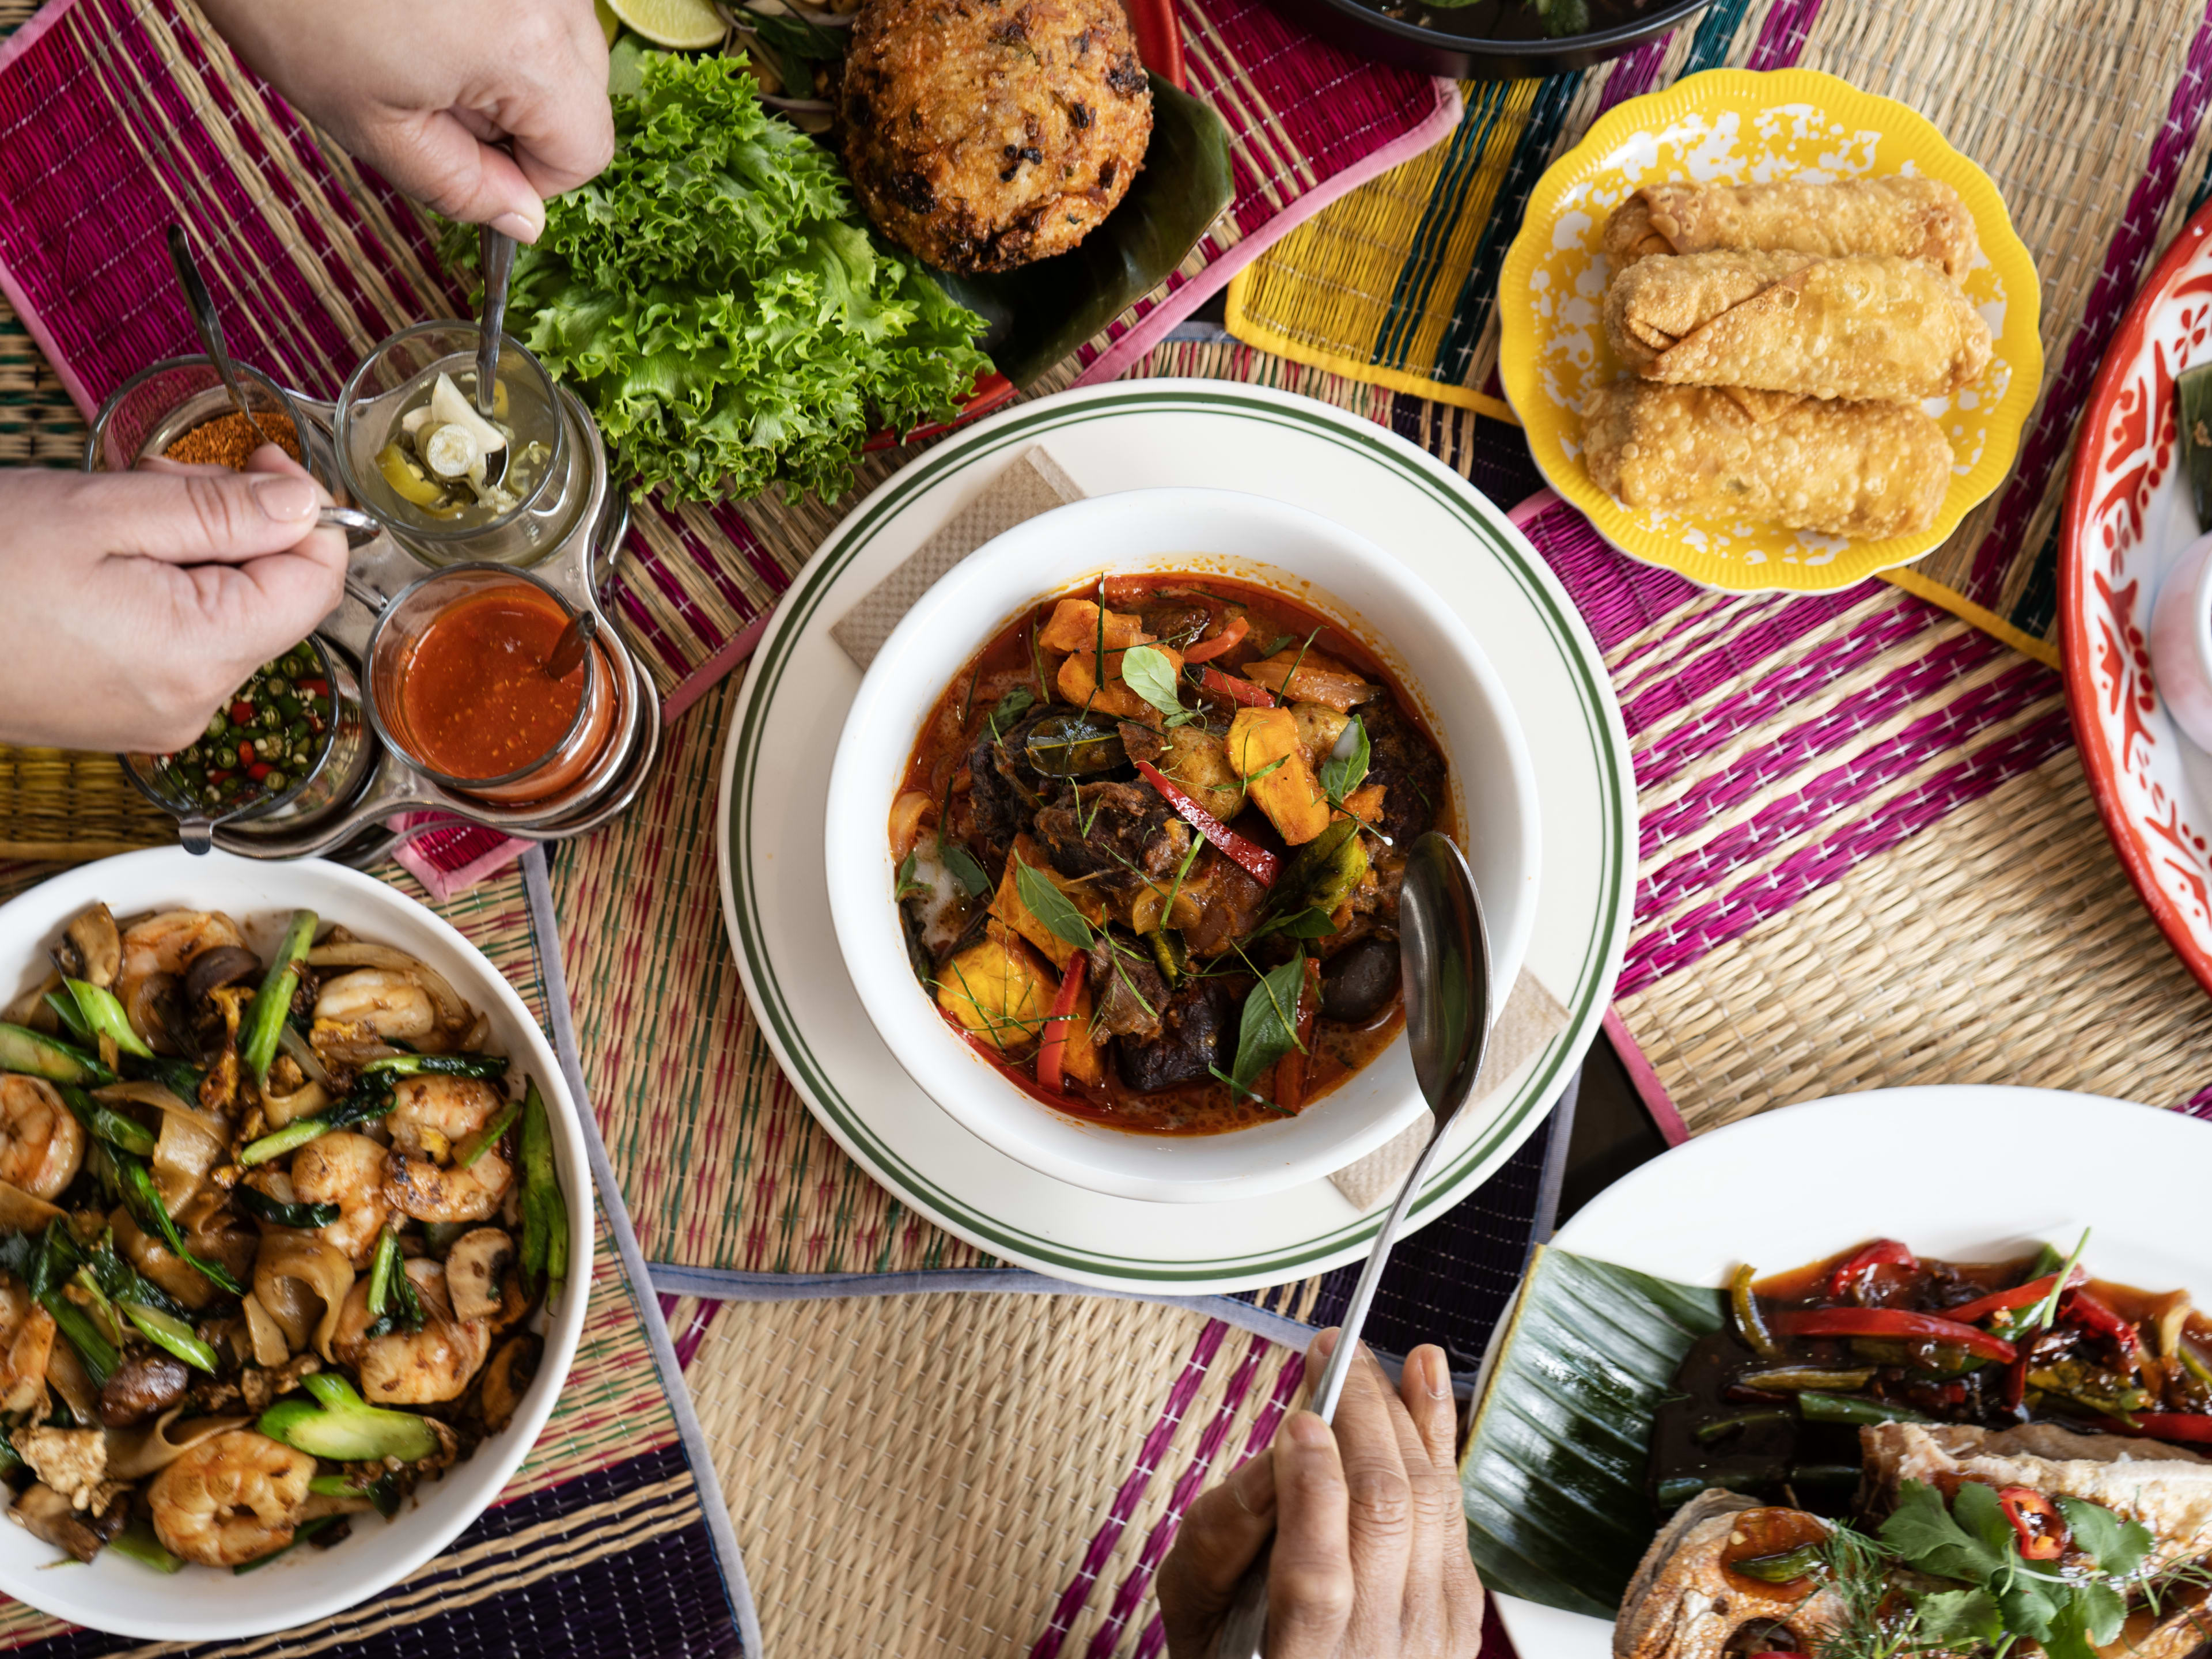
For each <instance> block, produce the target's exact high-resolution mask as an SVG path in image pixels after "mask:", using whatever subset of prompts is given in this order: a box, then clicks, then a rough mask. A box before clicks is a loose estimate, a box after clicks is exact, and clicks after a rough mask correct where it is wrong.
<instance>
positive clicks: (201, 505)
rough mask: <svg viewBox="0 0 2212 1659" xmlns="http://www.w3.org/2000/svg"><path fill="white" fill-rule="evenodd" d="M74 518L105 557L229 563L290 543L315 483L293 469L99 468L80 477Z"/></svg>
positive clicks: (311, 520)
mask: <svg viewBox="0 0 2212 1659" xmlns="http://www.w3.org/2000/svg"><path fill="white" fill-rule="evenodd" d="M75 493H76V495H77V497H78V499H77V501H76V512H77V517H78V522H79V523H81V524H83V525H85V526H88V528H89V531H90V535H91V538H94V539H95V540H97V541H98V543H99V544H100V551H101V552H103V553H106V554H109V555H122V556H132V555H136V556H142V557H145V558H150V559H159V560H161V561H162V562H165V563H170V564H206V563H210V562H214V563H232V562H237V561H239V560H241V559H252V558H258V557H260V556H262V555H264V554H266V553H278V552H282V551H283V550H285V549H286V548H289V547H293V546H295V545H297V544H299V542H300V541H301V539H302V538H305V537H307V535H309V534H310V533H311V532H313V530H314V528H315V514H316V513H317V511H318V510H319V508H320V507H321V506H322V504H323V501H324V496H323V492H322V489H321V487H320V486H319V485H318V484H317V483H315V481H314V480H313V479H312V478H310V477H307V476H306V475H305V474H302V473H297V472H275V473H258V474H257V473H240V472H224V473H220V474H208V473H185V472H171V471H148V472H106V473H96V474H93V475H91V476H88V477H83V478H81V479H80V480H79V481H78V483H77V487H76V491H75Z"/></svg>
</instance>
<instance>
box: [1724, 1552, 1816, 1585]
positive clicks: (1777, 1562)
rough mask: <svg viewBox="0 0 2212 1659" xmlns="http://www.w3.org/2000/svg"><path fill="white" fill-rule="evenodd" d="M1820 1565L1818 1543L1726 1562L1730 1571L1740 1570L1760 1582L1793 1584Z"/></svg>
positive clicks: (1809, 1574)
mask: <svg viewBox="0 0 2212 1659" xmlns="http://www.w3.org/2000/svg"><path fill="white" fill-rule="evenodd" d="M1728 1567H1729V1571H1730V1572H1740V1573H1741V1574H1742V1575H1743V1576H1744V1577H1747V1578H1755V1579H1757V1580H1758V1581H1759V1583H1762V1584H1794V1583H1796V1582H1797V1581H1798V1580H1799V1579H1800V1578H1804V1577H1810V1576H1811V1575H1812V1574H1813V1573H1814V1572H1817V1571H1819V1570H1820V1546H1819V1545H1818V1544H1800V1545H1799V1546H1798V1547H1796V1549H1794V1550H1782V1551H1778V1553H1775V1554H1772V1555H1754V1556H1751V1557H1749V1558H1748V1559H1745V1560H1741V1561H1731V1562H1729V1564H1728Z"/></svg>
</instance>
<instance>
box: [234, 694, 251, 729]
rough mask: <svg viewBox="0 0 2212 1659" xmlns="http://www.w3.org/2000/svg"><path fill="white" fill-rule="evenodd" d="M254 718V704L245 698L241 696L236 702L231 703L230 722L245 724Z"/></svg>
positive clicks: (238, 724) (239, 724)
mask: <svg viewBox="0 0 2212 1659" xmlns="http://www.w3.org/2000/svg"><path fill="white" fill-rule="evenodd" d="M252 718H253V705H252V703H250V702H246V699H245V698H243V697H240V699H239V700H238V701H237V702H234V703H233V704H231V706H230V723H231V724H232V725H233V726H243V725H245V724H246V721H248V720H252Z"/></svg>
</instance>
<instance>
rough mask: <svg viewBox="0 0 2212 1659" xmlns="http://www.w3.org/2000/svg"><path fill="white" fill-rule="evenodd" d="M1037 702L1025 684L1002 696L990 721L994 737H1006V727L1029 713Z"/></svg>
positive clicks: (993, 710)
mask: <svg viewBox="0 0 2212 1659" xmlns="http://www.w3.org/2000/svg"><path fill="white" fill-rule="evenodd" d="M1035 702H1036V698H1035V697H1034V696H1031V695H1030V689H1029V688H1028V687H1027V686H1025V685H1018V686H1016V687H1015V688H1014V689H1013V690H1011V691H1009V692H1007V693H1006V696H1003V697H1001V698H1000V699H999V701H998V702H997V704H996V705H995V706H994V708H992V710H991V718H990V720H989V721H988V722H987V724H988V725H989V726H990V728H991V735H992V737H993V738H1003V737H1005V736H1006V729H1007V728H1008V727H1009V726H1012V725H1013V723H1014V722H1015V721H1016V720H1019V719H1020V718H1021V717H1022V716H1023V715H1024V714H1027V713H1028V712H1029V711H1030V707H1031V705H1033V704H1034V703H1035Z"/></svg>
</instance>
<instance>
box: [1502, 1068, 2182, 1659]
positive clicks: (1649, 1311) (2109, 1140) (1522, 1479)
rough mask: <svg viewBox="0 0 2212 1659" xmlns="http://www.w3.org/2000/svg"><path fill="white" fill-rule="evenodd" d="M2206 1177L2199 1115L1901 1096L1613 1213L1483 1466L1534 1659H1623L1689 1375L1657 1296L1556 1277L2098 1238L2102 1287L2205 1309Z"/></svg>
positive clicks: (1678, 1168)
mask: <svg viewBox="0 0 2212 1659" xmlns="http://www.w3.org/2000/svg"><path fill="white" fill-rule="evenodd" d="M2208 1160H2212V1125H2208V1124H2206V1123H2203V1122H2200V1121H2197V1120H2196V1119H2194V1118H2191V1117H2190V1116H2188V1115H2185V1114H2183V1113H2180V1112H2176V1111H2162V1110H2160V1109H2156V1108H2153V1107H2148V1106H2136V1105H2130V1104H2128V1103H2124V1102H2121V1101H2116V1100H2106V1099H2102V1098H2100V1097H2097V1096H2093V1095H2075V1094H2062V1093H2059V1092H2057V1091H2051V1090H2044V1089H2002V1088H1990V1087H1961V1088H1924V1089H1893V1090H1884V1091H1878V1092H1875V1093H1871V1094H1861V1095H1839V1096H1837V1097H1833V1098H1832V1099H1828V1100H1821V1101H1813V1102H1808V1103H1806V1104H1804V1105H1802V1106H1791V1107H1787V1108H1784V1109H1781V1110H1778V1111H1772V1112H1767V1113H1765V1114H1763V1115H1760V1116H1758V1117H1754V1118H1750V1119H1747V1120H1746V1121H1743V1122H1741V1123H1736V1124H1732V1125H1730V1126H1729V1127H1727V1128H1725V1129H1719V1130H1716V1131H1714V1132H1713V1133H1711V1134H1707V1135H1702V1136H1700V1137H1699V1139H1695V1140H1692V1141H1691V1142H1689V1143H1688V1144H1686V1145H1685V1146H1678V1147H1676V1148H1674V1150H1673V1151H1672V1152H1668V1153H1666V1154H1664V1155H1663V1156H1662V1157H1660V1158H1656V1159H1654V1160H1653V1161H1652V1162H1651V1163H1650V1164H1646V1165H1644V1167H1643V1168H1642V1169H1640V1170H1637V1171H1636V1172H1635V1173H1634V1174H1633V1175H1631V1176H1628V1177H1627V1178H1626V1179H1625V1180H1623V1181H1621V1182H1619V1183H1618V1184H1616V1185H1614V1186H1613V1187H1611V1188H1607V1190H1606V1191H1605V1192H1603V1193H1601V1194H1599V1196H1598V1197H1597V1198H1595V1200H1592V1201H1591V1202H1590V1204H1589V1206H1587V1207H1586V1208H1584V1209H1583V1210H1582V1211H1581V1212H1578V1213H1577V1215H1576V1216H1575V1217H1574V1218H1573V1219H1572V1220H1571V1221H1570V1222H1569V1223H1568V1224H1567V1225H1566V1226H1565V1227H1563V1228H1561V1229H1560V1230H1559V1234H1558V1236H1557V1237H1555V1238H1553V1241H1552V1243H1551V1245H1550V1246H1549V1247H1548V1249H1547V1252H1546V1253H1545V1256H1544V1257H1543V1258H1541V1259H1540V1260H1539V1261H1538V1262H1537V1264H1535V1266H1534V1267H1533V1268H1532V1270H1531V1282H1532V1285H1533V1286H1534V1288H1533V1289H1530V1288H1528V1287H1524V1291H1523V1295H1522V1301H1521V1303H1520V1304H1517V1305H1516V1309H1515V1312H1514V1316H1513V1319H1512V1322H1510V1325H1509V1326H1508V1327H1507V1328H1505V1332H1504V1335H1503V1336H1501V1337H1500V1339H1499V1340H1498V1344H1497V1346H1496V1349H1495V1351H1494V1352H1493V1353H1492V1357H1491V1363H1490V1365H1489V1367H1488V1374H1487V1376H1486V1379H1485V1383H1484V1389H1483V1392H1482V1395H1481V1398H1480V1405H1479V1406H1478V1407H1477V1413H1476V1420H1475V1426H1474V1432H1473V1433H1472V1434H1471V1435H1470V1437H1469V1440H1468V1455H1467V1460H1466V1462H1465V1463H1464V1464H1463V1465H1462V1488H1463V1491H1464V1493H1465V1498H1466V1504H1467V1510H1468V1522H1469V1539H1470V1543H1471V1546H1472V1547H1473V1548H1474V1553H1475V1559H1476V1561H1477V1563H1478V1565H1480V1566H1481V1567H1482V1568H1483V1571H1484V1573H1485V1577H1486V1580H1487V1582H1489V1583H1490V1584H1491V1586H1492V1591H1493V1593H1495V1594H1496V1595H1497V1596H1498V1611H1499V1613H1500V1614H1501V1616H1502V1617H1503V1618H1504V1621H1505V1625H1506V1628H1507V1629H1508V1630H1509V1631H1510V1632H1511V1633H1512V1636H1513V1639H1514V1642H1515V1643H1516V1645H1517V1646H1518V1647H1519V1649H1520V1650H1521V1653H1522V1659H1610V1656H1611V1654H1612V1652H1613V1624H1612V1620H1611V1616H1610V1615H1611V1611H1612V1609H1613V1607H1615V1606H1617V1605H1618V1602H1619V1599H1620V1592H1621V1589H1622V1588H1624V1587H1625V1586H1626V1582H1627V1578H1628V1575H1629V1573H1630V1572H1631V1571H1633V1569H1634V1567H1635V1565H1636V1562H1637V1560H1638V1559H1639V1558H1640V1556H1641V1555H1642V1553H1643V1551H1644V1547H1645V1546H1646V1545H1648V1544H1649V1542H1650V1539H1651V1536H1652V1534H1654V1532H1656V1529H1657V1523H1658V1517H1657V1516H1656V1514H1655V1513H1654V1512H1653V1511H1652V1510H1651V1508H1650V1500H1649V1498H1647V1496H1646V1495H1645V1492H1644V1445H1643V1443H1642V1441H1641V1438H1640V1437H1639V1436H1638V1434H1637V1432H1636V1428H1637V1425H1638V1422H1639V1420H1643V1421H1648V1417H1643V1418H1639V1413H1648V1411H1649V1409H1650V1404H1651V1403H1652V1402H1653V1401H1656V1396H1657V1395H1659V1394H1661V1393H1663V1392H1664V1391H1665V1390H1666V1388H1667V1386H1668V1382H1669V1380H1670V1379H1671V1376H1672V1372H1673V1367H1674V1360H1673V1359H1672V1358H1657V1357H1656V1356H1657V1355H1659V1354H1660V1353H1661V1352H1662V1351H1663V1349H1664V1347H1665V1346H1666V1344H1667V1342H1668V1340H1670V1338H1669V1336H1668V1331H1669V1330H1670V1328H1672V1327H1673V1326H1674V1324H1675V1323H1676V1321H1675V1320H1674V1319H1673V1318H1672V1317H1671V1316H1670V1314H1669V1310H1666V1309H1664V1308H1663V1307H1660V1306H1656V1305H1655V1304H1652V1303H1650V1300H1649V1299H1648V1297H1647V1296H1646V1294H1645V1292H1646V1291H1647V1289H1648V1287H1645V1286H1643V1285H1638V1284H1633V1283H1615V1284H1608V1283H1607V1282H1606V1281H1605V1279H1603V1277H1602V1276H1601V1275H1599V1274H1593V1273H1588V1272H1584V1271H1582V1270H1580V1269H1577V1271H1576V1272H1574V1273H1571V1274H1562V1273H1557V1272H1547V1267H1546V1262H1547V1261H1549V1260H1550V1259H1551V1257H1552V1256H1553V1254H1554V1253H1559V1252H1565V1253H1570V1254H1571V1256H1573V1257H1578V1258H1581V1259H1583V1261H1596V1262H1600V1263H1611V1264H1614V1265H1616V1266H1618V1267H1624V1268H1628V1269H1631V1270H1632V1272H1633V1273H1637V1274H1648V1275H1650V1276H1651V1277H1652V1278H1654V1279H1664V1280H1668V1281H1671V1282H1672V1283H1673V1284H1674V1285H1680V1286H1707V1285H1710V1286H1715V1287H1717V1286H1720V1285H1724V1284H1726V1283H1727V1281H1728V1278H1729V1274H1730V1273H1733V1272H1734V1271H1735V1268H1736V1267H1738V1266H1739V1265H1740V1264H1742V1263H1745V1262H1749V1263H1750V1264H1752V1265H1753V1267H1756V1268H1757V1269H1758V1270H1759V1272H1760V1273H1770V1272H1779V1271H1782V1270H1784V1269H1785V1268H1790V1267H1799V1266H1802V1265H1803V1264H1805V1263H1808V1262H1811V1261H1819V1260H1820V1259H1821V1258H1822V1257H1824V1256H1828V1255H1834V1254H1835V1253H1836V1252H1837V1251H1838V1250H1842V1249H1848V1248H1849V1247H1850V1246H1852V1245H1855V1244H1858V1243H1863V1242H1864V1241H1866V1240H1868V1239H1869V1238H1875V1237H1890V1238H1899V1239H1902V1240H1904V1241H1905V1243H1907V1244H1909V1245H1911V1247H1912V1249H1915V1250H1917V1251H1918V1252H1920V1253H1921V1254H1922V1255H1927V1256H1933V1257H1937V1258H1942V1259H1948V1260H1951V1261H1996V1260H2001V1259H2003V1258H2005V1257H2008V1256H2015V1255H2026V1254H2028V1253H2030V1252H2032V1251H2033V1249H2035V1247H2036V1246H2037V1245H2038V1244H2039V1243H2044V1242H2045V1241H2057V1242H2059V1243H2062V1245H2070V1244H2071V1243H2073V1241H2075V1239H2077V1238H2079V1237H2080V1236H2081V1231H2082V1230H2083V1229H2084V1228H2087V1229H2090V1230H2091V1237H2090V1240H2089V1244H2088V1249H2087V1255H2085V1257H2084V1262H2085V1265H2087V1267H2089V1268H2090V1269H2091V1271H2092V1272H2093V1273H2095V1274H2096V1276H2097V1277H2099V1278H2100V1279H2114V1280H2118V1281H2120V1282H2122V1283H2124V1284H2130V1285H2141V1286H2142V1287H2144V1288H2146V1289H2152V1290H2159V1291H2165V1290H2171V1289H2176V1288H2180V1289H2185V1290H2187V1291H2190V1292H2191V1295H2192V1297H2194V1299H2195V1300H2196V1301H2197V1304H2199V1305H2200V1306H2202V1305H2203V1304H2205V1303H2206V1302H2207V1301H2208V1300H2212V1238H2208V1237H2206V1236H2205V1235H2204V1233H2203V1231H2202V1230H2201V1229H2197V1228H2192V1227H2189V1226H2186V1225H2176V1222H2177V1218H2180V1217H2185V1216H2194V1215H2196V1214H2197V1213H2198V1212H2199V1211H2200V1209H2201V1207H2202V1203H2203V1172H2204V1170H2205V1169H2206V1168H2207V1167H2208ZM1716 1297H1717V1291H1716ZM1692 1301H1694V1298H1685V1299H1684V1301H1683V1305H1682V1306H1680V1308H1678V1309H1675V1310H1672V1311H1673V1312H1674V1313H1677V1314H1680V1315H1681V1316H1683V1318H1682V1319H1681V1320H1680V1323H1683V1324H1685V1325H1693V1324H1694V1323H1695V1322H1696V1321H1697V1320H1698V1319H1699V1318H1700V1317H1703V1315H1702V1314H1701V1313H1700V1312H1699V1310H1698V1309H1697V1308H1696V1307H1694V1306H1692V1305H1690V1304H1691V1303H1692ZM1639 1324H1644V1325H1645V1327H1646V1328H1645V1329H1644V1331H1642V1332H1641V1333H1640V1334H1638V1325H1639ZM1680 1340H1681V1341H1684V1342H1686V1340H1687V1339H1686V1337H1683V1338H1681V1339H1680ZM1674 1352H1676V1353H1679V1352H1680V1348H1679V1346H1678V1347H1676V1348H1675V1350H1674ZM1539 1375H1541V1376H1544V1377H1545V1378H1546V1379H1547V1381H1546V1383H1545V1386H1544V1387H1542V1388H1541V1389H1535V1388H1532V1387H1531V1386H1530V1380H1531V1378H1533V1377H1534V1376H1539ZM1516 1592H1518V1593H1516ZM1539 1597H1541V1600H1540V1599H1536V1598H1539Z"/></svg>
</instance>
